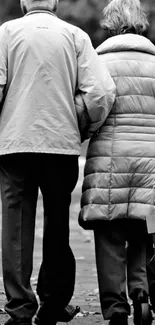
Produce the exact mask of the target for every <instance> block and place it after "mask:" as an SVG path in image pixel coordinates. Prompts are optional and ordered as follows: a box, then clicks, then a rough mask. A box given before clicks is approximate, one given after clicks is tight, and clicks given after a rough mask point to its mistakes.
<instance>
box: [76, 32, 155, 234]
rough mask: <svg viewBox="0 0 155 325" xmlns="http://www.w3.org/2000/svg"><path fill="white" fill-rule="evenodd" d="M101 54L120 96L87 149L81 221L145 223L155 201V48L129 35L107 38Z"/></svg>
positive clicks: (146, 41) (101, 47) (99, 49)
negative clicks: (135, 219)
mask: <svg viewBox="0 0 155 325" xmlns="http://www.w3.org/2000/svg"><path fill="white" fill-rule="evenodd" d="M97 52H98V54H99V55H100V58H101V61H102V64H103V65H104V64H106V66H107V67H108V69H109V71H110V74H111V75H112V77H113V79H114V81H115V84H116V88H117V95H116V101H115V105H114V106H113V109H112V111H111V113H110V115H109V116H108V118H107V120H106V121H105V123H104V125H103V126H102V127H101V128H100V130H99V132H98V134H97V135H96V136H94V137H93V138H92V139H91V141H90V144H89V147H88V153H87V162H86V167H85V176H86V177H85V179H84V184H83V195H82V207H83V208H84V209H82V211H81V213H80V220H81V219H82V218H83V212H84V213H85V217H84V218H85V221H86V222H87V221H88V222H89V220H91V221H93V220H96V219H99V220H107V219H116V218H124V217H125V218H126V217H129V218H141V219H145V217H146V215H148V213H150V209H152V208H153V205H154V199H155V190H154V185H155V46H154V45H153V44H152V43H151V42H150V41H149V40H148V39H147V38H145V37H143V36H140V35H135V34H125V35H117V36H114V37H111V38H109V39H108V40H107V41H105V42H104V43H103V44H101V45H100V46H99V48H98V49H97ZM93 207H94V209H93V216H92V208H93ZM85 221H84V223H85V225H86V222H85ZM89 227H91V223H90V224H88V228H89ZM86 228H87V226H86Z"/></svg>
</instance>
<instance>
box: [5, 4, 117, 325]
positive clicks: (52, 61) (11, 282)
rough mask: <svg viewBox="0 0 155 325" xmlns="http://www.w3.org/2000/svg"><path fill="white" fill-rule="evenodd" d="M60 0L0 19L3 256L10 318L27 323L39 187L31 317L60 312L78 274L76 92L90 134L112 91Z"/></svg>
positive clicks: (45, 318)
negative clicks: (74, 239) (73, 211)
mask: <svg viewBox="0 0 155 325" xmlns="http://www.w3.org/2000/svg"><path fill="white" fill-rule="evenodd" d="M57 5H58V0H42V1H35V0H21V9H22V11H23V13H24V17H22V18H20V19H16V20H12V21H9V22H6V23H4V24H3V25H2V26H1V27H0V103H1V115H0V156H1V157H0V184H1V197H2V263H3V279H4V287H5V292H6V297H7V303H6V305H5V310H6V311H7V313H8V314H9V315H10V319H9V320H8V321H7V323H6V324H10V325H15V324H20V325H23V324H25V325H30V324H31V322H32V317H33V316H34V315H35V313H36V311H37V308H38V303H37V299H36V296H35V294H34V292H33V291H32V288H31V285H30V277H31V273H32V268H33V263H32V262H33V245H34V229H35V214H36V204H37V198H38V189H39V188H40V191H41V193H42V196H43V208H44V232H43V252H42V264H41V268H40V272H39V277H38V285H37V294H38V296H39V301H40V308H39V311H38V314H37V317H36V318H35V322H36V324H39V325H42V324H46V325H48V324H50V325H54V324H56V322H57V321H59V320H63V319H62V315H63V311H64V309H65V307H66V306H67V305H68V303H69V301H70V300H71V298H72V295H73V291H74V282H75V259H74V256H73V253H72V250H71V248H70V245H69V207H70V202H71V193H72V191H73V189H74V187H75V185H76V182H77V179H78V157H79V155H80V149H81V134H80V130H79V124H78V123H79V121H78V120H79V119H78V110H77V108H78V105H75V102H76V99H75V94H76V93H77V92H78V93H80V94H81V95H80V96H81V98H82V100H83V102H84V103H85V107H86V112H87V117H88V125H87V131H88V133H89V128H90V130H93V131H95V130H96V129H97V128H98V127H100V125H101V124H102V123H103V121H104V120H105V118H106V116H107V115H108V113H109V111H110V109H111V107H112V103H113V100H114V98H115V86H114V83H113V81H112V79H111V77H110V75H109V73H108V72H107V71H106V70H105V69H104V71H103V69H101V68H100V61H99V58H98V56H97V54H96V52H95V50H94V49H93V47H92V44H91V41H90V39H89V37H88V35H87V34H86V33H84V32H83V31H82V30H81V29H79V28H77V27H75V26H73V25H70V24H68V23H66V22H64V21H62V20H60V19H59V18H58V17H57V16H56V14H55V12H56V9H57ZM80 114H81V113H80ZM90 133H91V132H90ZM64 320H65V319H64Z"/></svg>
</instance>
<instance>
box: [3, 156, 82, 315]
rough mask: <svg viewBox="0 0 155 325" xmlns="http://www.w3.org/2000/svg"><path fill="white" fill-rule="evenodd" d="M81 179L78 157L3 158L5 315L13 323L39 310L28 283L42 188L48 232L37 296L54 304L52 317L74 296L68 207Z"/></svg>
mask: <svg viewBox="0 0 155 325" xmlns="http://www.w3.org/2000/svg"><path fill="white" fill-rule="evenodd" d="M77 179H78V156H70V155H54V154H31V153H27V154H25V153H21V154H12V155H11V154H10V155H6V156H1V157H0V185H1V198H2V266H3V279H4V287H5V292H6V297H7V303H6V306H5V310H6V311H7V313H8V314H10V316H12V317H14V318H32V317H33V315H34V314H35V312H36V310H37V308H38V303H37V300H36V296H35V294H34V292H33V291H32V288H31V285H30V277H31V274H32V269H33V248H34V232H35V215H36V205H37V198H38V189H39V188H40V190H41V193H42V196H43V208H44V229H43V249H42V264H41V268H40V271H39V277H38V285H37V293H38V295H39V298H40V301H41V302H42V303H48V304H50V310H51V312H52V311H54V312H57V310H59V309H60V310H61V309H62V308H64V307H65V306H66V305H67V304H68V303H69V301H70V299H71V297H72V295H73V291H74V284H75V259H74V256H73V253H72V250H71V248H70V245H69V206H70V203H71V193H72V191H73V189H74V187H75V185H76V182H77Z"/></svg>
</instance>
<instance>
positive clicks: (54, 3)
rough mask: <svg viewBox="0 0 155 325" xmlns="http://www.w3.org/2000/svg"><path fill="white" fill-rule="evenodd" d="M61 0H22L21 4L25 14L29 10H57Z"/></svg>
mask: <svg viewBox="0 0 155 325" xmlns="http://www.w3.org/2000/svg"><path fill="white" fill-rule="evenodd" d="M58 3H59V0H20V6H21V10H22V12H23V14H26V13H27V12H28V11H29V10H35V9H42V10H51V11H53V12H55V11H56V10H57V7H58Z"/></svg>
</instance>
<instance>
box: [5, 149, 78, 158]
mask: <svg viewBox="0 0 155 325" xmlns="http://www.w3.org/2000/svg"><path fill="white" fill-rule="evenodd" d="M15 153H47V154H60V155H77V156H79V155H80V154H81V150H71V149H44V150H42V149H40V150H39V149H38V148H23V149H14V148H13V149H6V150H1V149H0V156H3V155H8V154H15Z"/></svg>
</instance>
